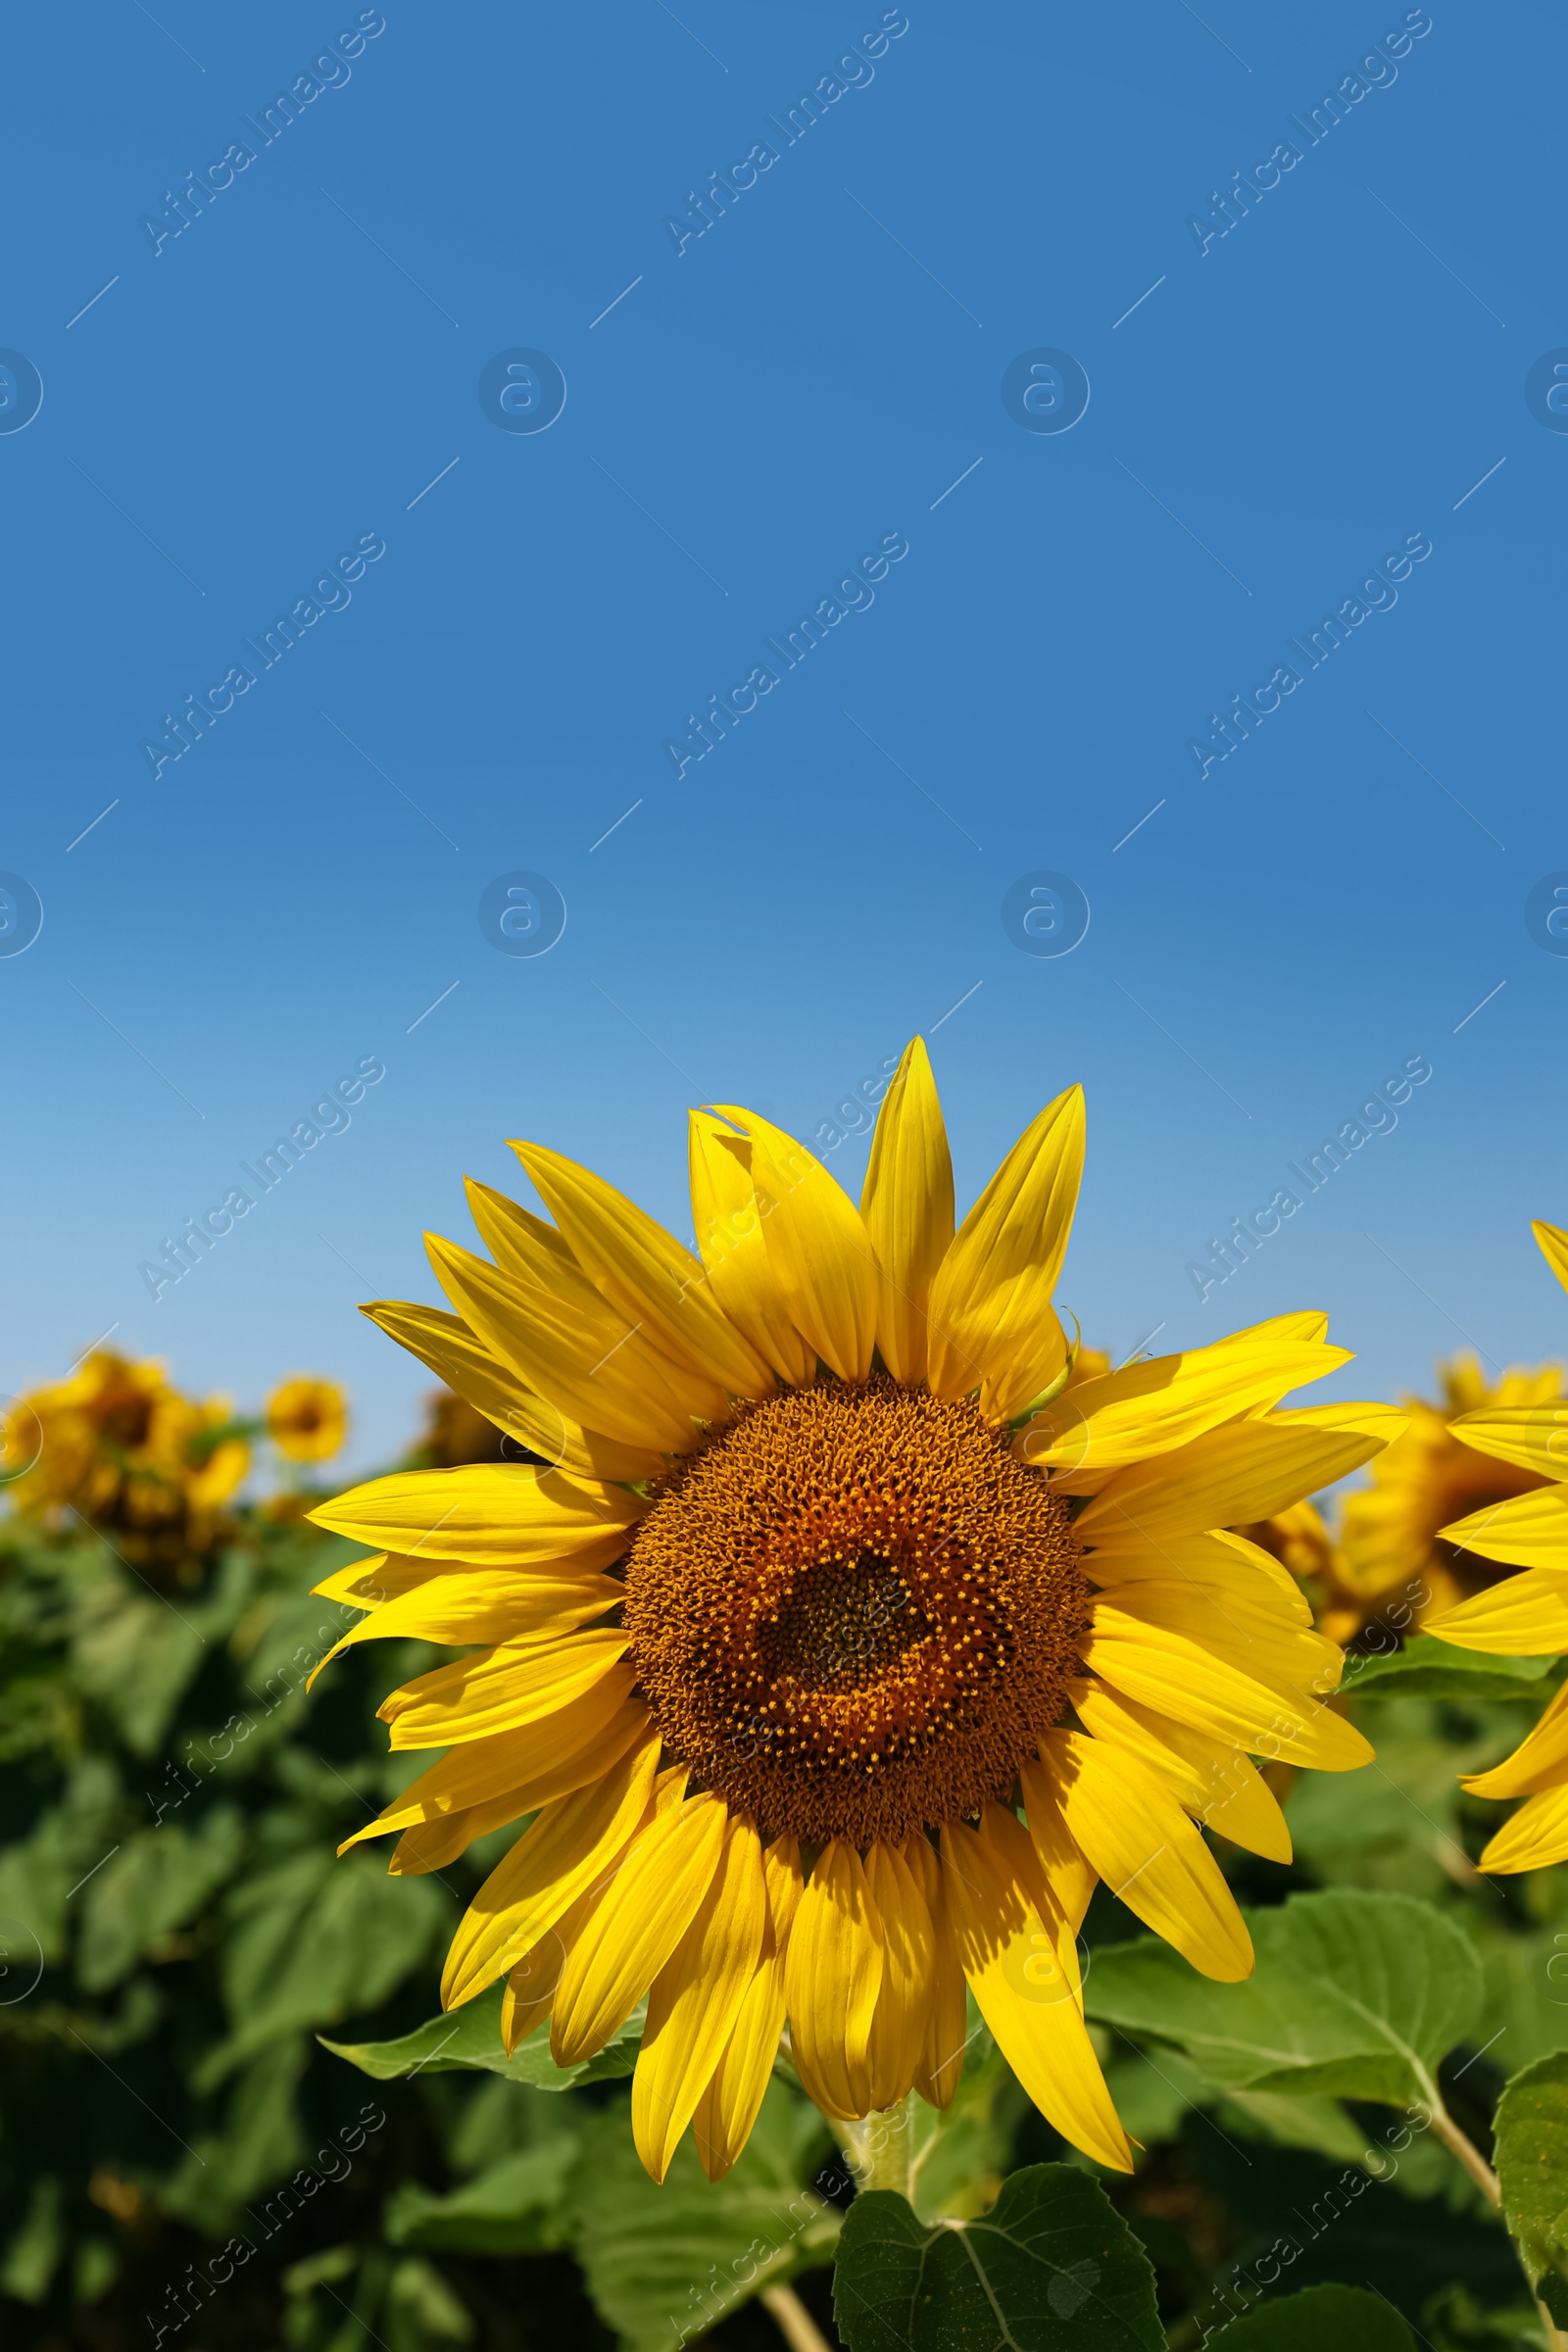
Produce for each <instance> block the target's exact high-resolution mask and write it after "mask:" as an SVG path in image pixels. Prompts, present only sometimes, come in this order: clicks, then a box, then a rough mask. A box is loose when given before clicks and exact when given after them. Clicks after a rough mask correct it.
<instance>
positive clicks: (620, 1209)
mask: <svg viewBox="0 0 1568 2352" xmlns="http://www.w3.org/2000/svg"><path fill="white" fill-rule="evenodd" d="M512 1149H513V1150H514V1152H516V1154H517V1157H518V1158H519V1159H520V1160H521V1161H522V1164H523V1166H524V1167H525V1168H526V1169H527V1171H528V1173H529V1175H530V1176H531V1177H532V1178H533V1181H534V1183H535V1184H536V1185H537V1187H538V1189H539V1193H540V1196H541V1198H542V1199H543V1201H544V1202H545V1205H546V1206H547V1207H548V1208H549V1209H550V1210H551V1211H552V1213H553V1214H554V1216H555V1218H556V1222H557V1223H558V1225H559V1226H560V1228H561V1231H562V1233H563V1235H564V1238H565V1240H566V1242H567V1243H568V1245H569V1247H570V1249H571V1250H572V1253H573V1255H574V1256H575V1258H576V1260H577V1263H578V1265H579V1266H581V1268H582V1270H583V1272H584V1273H585V1274H586V1275H587V1276H588V1278H589V1280H590V1281H591V1282H592V1283H593V1284H594V1285H595V1287H596V1288H597V1289H598V1290H599V1291H600V1292H601V1293H602V1294H603V1296H604V1297H605V1298H606V1299H608V1300H609V1301H610V1304H611V1305H612V1306H613V1307H614V1308H616V1309H617V1310H618V1311H619V1312H620V1313H621V1314H623V1315H624V1316H625V1317H626V1319H627V1321H628V1322H630V1323H632V1324H634V1325H635V1326H636V1327H637V1328H638V1329H640V1330H641V1331H643V1332H645V1333H646V1334H647V1336H648V1337H649V1339H651V1340H652V1341H653V1342H654V1344H655V1346H656V1347H658V1348H662V1349H663V1351H664V1352H665V1354H666V1355H669V1356H672V1357H673V1358H674V1360H675V1361H676V1362H677V1363H681V1364H686V1365H688V1366H690V1368H691V1369H692V1370H693V1371H694V1372H695V1373H697V1374H698V1375H699V1377H701V1378H703V1379H705V1380H709V1381H714V1382H716V1383H717V1384H718V1386H719V1387H720V1388H722V1389H726V1390H728V1391H730V1392H731V1394H733V1395H735V1396H737V1397H762V1396H766V1395H768V1394H770V1392H771V1390H772V1387H773V1378H772V1374H771V1373H770V1372H769V1371H768V1368H767V1366H766V1364H765V1363H764V1362H763V1360H762V1358H761V1356H760V1354H758V1352H757V1351H756V1349H755V1348H752V1347H751V1346H750V1344H749V1343H748V1341H747V1340H746V1339H745V1337H744V1336H743V1334H742V1333H741V1332H739V1331H738V1330H737V1329H736V1328H735V1326H734V1325H733V1324H732V1323H730V1322H729V1321H728V1319H727V1318H726V1316H725V1314H724V1310H723V1308H722V1306H721V1305H720V1304H719V1300H718V1297H717V1294H716V1293H715V1292H714V1291H713V1289H712V1287H711V1283H710V1282H709V1279H708V1276H707V1274H706V1273H705V1271H704V1269H703V1267H702V1265H701V1263H700V1262H699V1260H698V1259H697V1258H695V1257H693V1255H692V1253H691V1251H690V1250H686V1249H683V1248H682V1247H681V1245H680V1243H679V1242H677V1241H676V1239H675V1237H674V1235H673V1234H671V1233H666V1232H665V1230H664V1228H663V1226H662V1225H661V1224H659V1223H658V1222H657V1221H656V1220H655V1219H654V1218H653V1217H651V1216H649V1215H648V1213H647V1211H646V1210H644V1209H641V1208H639V1207H638V1206H637V1203H636V1202H635V1201H628V1200H627V1198H626V1196H625V1194H624V1193H617V1192H616V1191H615V1189H614V1187H613V1185H609V1184H606V1183H605V1181H604V1179H603V1177H600V1176H596V1175H594V1174H593V1172H592V1170H591V1169H588V1168H583V1167H579V1166H578V1165H577V1163H576V1161H575V1160H570V1159H566V1158H564V1157H563V1155H562V1154H561V1153H560V1152H547V1151H545V1150H544V1149H543V1147H542V1146H540V1145H538V1144H514V1145H513V1147H512Z"/></svg>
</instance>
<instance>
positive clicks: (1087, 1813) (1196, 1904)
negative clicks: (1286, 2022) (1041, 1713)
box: [1040, 1732, 1252, 1985]
mask: <svg viewBox="0 0 1568 2352" xmlns="http://www.w3.org/2000/svg"><path fill="white" fill-rule="evenodd" d="M1040 1752H1041V1754H1042V1756H1043V1757H1045V1758H1047V1759H1048V1760H1049V1761H1050V1763H1052V1764H1053V1765H1054V1768H1055V1771H1056V1774H1057V1778H1058V1782H1059V1784H1060V1786H1061V1789H1062V1790H1063V1806H1064V1809H1065V1812H1066V1816H1067V1827H1068V1829H1069V1830H1070V1831H1071V1832H1072V1835H1073V1837H1074V1838H1076V1839H1077V1841H1078V1843H1079V1844H1080V1845H1081V1846H1082V1847H1083V1849H1084V1851H1085V1853H1086V1854H1087V1855H1088V1856H1089V1859H1090V1861H1091V1862H1092V1863H1093V1864H1094V1866H1095V1868H1096V1870H1098V1871H1099V1873H1100V1875H1101V1877H1102V1878H1103V1880H1104V1882H1105V1884H1106V1886H1107V1887H1109V1888H1110V1890H1111V1892H1112V1894H1114V1895H1115V1896H1116V1897H1117V1899H1118V1900H1119V1901H1121V1902H1123V1903H1125V1904H1126V1906H1127V1908H1128V1910H1129V1911H1131V1912H1133V1913H1135V1914H1136V1916H1137V1917H1138V1918H1139V1919H1141V1920H1142V1921H1143V1923H1144V1925H1145V1927H1146V1928H1152V1930H1153V1932H1154V1934H1155V1935H1156V1936H1163V1937H1164V1938H1165V1941H1166V1942H1167V1943H1171V1944H1174V1945H1175V1947H1176V1949H1177V1951H1179V1952H1180V1953H1181V1954H1182V1957H1183V1958H1184V1959H1186V1960H1190V1961H1191V1962H1192V1964H1193V1966H1194V1967H1195V1968H1196V1969H1198V1970H1199V1971H1201V1974H1202V1975H1203V1976H1205V1977H1213V1978H1215V1979H1217V1980H1218V1982H1219V1983H1220V1984H1222V1985H1235V1984H1238V1983H1239V1982H1240V1981H1241V1979H1242V1978H1243V1977H1250V1975H1251V1973H1252V1939H1251V1937H1250V1936H1249V1935H1248V1933H1247V1927H1246V1923H1245V1922H1244V1920H1243V1918H1242V1915H1241V1913H1240V1911H1238V1909H1237V1908H1236V1898H1235V1896H1234V1895H1233V1894H1232V1892H1231V1890H1230V1888H1229V1887H1227V1886H1226V1884H1225V1881H1224V1878H1223V1876H1222V1875H1221V1872H1220V1868H1219V1864H1218V1863H1217V1862H1216V1861H1215V1859H1214V1857H1213V1855H1212V1854H1211V1853H1210V1852H1209V1850H1208V1848H1207V1846H1206V1845H1205V1844H1204V1843H1203V1840H1202V1837H1201V1833H1200V1832H1199V1831H1198V1830H1196V1829H1195V1828H1194V1827H1193V1824H1192V1823H1191V1822H1190V1821H1189V1820H1188V1818H1187V1815H1186V1814H1185V1813H1184V1812H1183V1811H1182V1808H1181V1806H1180V1805H1179V1804H1178V1803H1177V1801H1176V1799H1175V1798H1174V1797H1173V1796H1172V1795H1171V1794H1170V1792H1169V1790H1168V1789H1165V1788H1164V1787H1163V1786H1162V1785H1161V1783H1160V1781H1159V1779H1158V1777H1157V1776H1156V1775H1155V1774H1154V1773H1153V1772H1152V1771H1151V1770H1150V1768H1149V1766H1148V1765H1147V1764H1145V1763H1144V1762H1143V1761H1142V1759H1141V1758H1139V1757H1138V1756H1135V1755H1134V1754H1132V1752H1131V1750H1130V1749H1127V1748H1123V1747H1113V1746H1111V1745H1110V1744H1109V1743H1108V1742H1107V1741H1104V1740H1095V1739H1092V1738H1090V1737H1089V1736H1088V1735H1087V1734H1086V1733H1082V1732H1050V1733H1048V1734H1047V1736H1046V1738H1045V1739H1044V1740H1042V1741H1041V1742H1040Z"/></svg>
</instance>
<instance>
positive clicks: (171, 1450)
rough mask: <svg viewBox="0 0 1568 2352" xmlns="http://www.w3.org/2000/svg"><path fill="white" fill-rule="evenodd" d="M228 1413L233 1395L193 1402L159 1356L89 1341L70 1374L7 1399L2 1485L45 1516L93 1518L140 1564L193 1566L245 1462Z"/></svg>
mask: <svg viewBox="0 0 1568 2352" xmlns="http://www.w3.org/2000/svg"><path fill="white" fill-rule="evenodd" d="M232 1420H233V1407H232V1403H231V1401H230V1399H229V1398H228V1397H208V1398H207V1399H206V1401H205V1402H202V1403H198V1402H197V1401H196V1400H195V1399H194V1398H193V1397H184V1396H181V1395H180V1393H179V1391H178V1390H177V1389H175V1388H173V1387H172V1386H171V1384H170V1381H169V1378H168V1374H167V1372H166V1371H165V1368H164V1366H163V1365H162V1364H160V1363H156V1362H145V1363H133V1362H131V1361H130V1359H129V1358H128V1357H126V1356H123V1355H121V1354H119V1353H117V1352H116V1350H115V1349H113V1348H95V1349H93V1350H92V1351H91V1352H90V1353H89V1354H88V1355H86V1356H85V1357H84V1358H83V1359H82V1362H81V1363H80V1365H79V1366H78V1367H77V1369H76V1370H75V1371H73V1373H72V1374H71V1375H70V1377H69V1378H68V1379H66V1380H63V1381H60V1382H58V1383H57V1384H55V1385H54V1386H53V1387H50V1388H43V1389H35V1390H33V1391H31V1392H30V1393H29V1394H28V1395H27V1396H25V1397H22V1398H20V1399H19V1400H18V1401H17V1403H15V1404H14V1405H13V1406H12V1407H11V1410H10V1412H9V1414H8V1415H7V1416H6V1419H5V1421H4V1424H3V1437H0V1462H3V1465H4V1469H5V1471H6V1473H7V1474H8V1476H7V1483H6V1486H5V1493H6V1495H7V1496H8V1498H9V1500H10V1502H11V1505H12V1507H13V1509H15V1510H17V1511H19V1512H20V1513H21V1514H22V1515H23V1516H24V1517H25V1518H29V1519H33V1520H36V1521H39V1522H40V1523H42V1524H43V1525H45V1526H48V1527H51V1528H56V1529H60V1528H64V1527H67V1526H69V1525H70V1524H71V1523H72V1521H73V1520H74V1521H77V1522H83V1523H85V1524H86V1525H88V1526H89V1527H92V1528H95V1529H97V1530H98V1531H100V1532H101V1533H103V1534H105V1535H106V1536H108V1537H109V1538H110V1539H111V1540H112V1541H113V1542H114V1544H115V1545H116V1547H117V1548H118V1549H119V1550H120V1551H121V1552H122V1553H123V1556H124V1557H125V1558H126V1559H127V1560H129V1561H130V1562H131V1563H132V1564H133V1565H134V1566H136V1567H147V1566H155V1567H160V1568H166V1569H167V1568H176V1569H179V1570H181V1571H182V1572H185V1573H186V1574H187V1575H189V1574H193V1573H195V1570H196V1563H197V1562H198V1561H199V1559H200V1557H201V1555H202V1554H203V1553H205V1552H207V1551H208V1550H210V1549H211V1547H212V1545H213V1544H215V1543H216V1542H217V1541H218V1540H219V1538H220V1537H221V1535H222V1534H223V1533H224V1532H225V1530H226V1528H227V1524H228V1522H227V1520H226V1517H225V1514H224V1505H225V1504H226V1503H227V1502H228V1500H229V1498H230V1496H231V1495H233V1493H234V1491H235V1489H236V1488H237V1487H238V1486H239V1484H240V1482H241V1481H242V1479H243V1478H244V1476H245V1473H246V1471H247V1469H248V1468H249V1467H250V1448H249V1447H248V1446H247V1445H246V1444H245V1442H244V1440H243V1438H240V1437H236V1436H233V1435H228V1434H225V1432H227V1431H228V1430H229V1428H230V1425H231V1423H232Z"/></svg>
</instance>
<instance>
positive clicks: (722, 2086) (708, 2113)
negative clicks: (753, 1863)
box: [692, 1837, 805, 2180]
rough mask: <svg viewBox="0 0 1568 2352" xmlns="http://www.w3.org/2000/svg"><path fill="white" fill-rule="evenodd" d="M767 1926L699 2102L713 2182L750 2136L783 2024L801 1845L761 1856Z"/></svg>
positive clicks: (702, 2145)
mask: <svg viewBox="0 0 1568 2352" xmlns="http://www.w3.org/2000/svg"><path fill="white" fill-rule="evenodd" d="M762 1876H763V1881H764V1884H765V1887H766V1893H767V1925H766V1932H765V1934H764V1936H763V1941H762V1949H761V1953H760V1957H759V1959H758V1963H757V1968H756V1972H755V1973H754V1975H753V1977H752V1981H751V1984H750V1985H748V1987H747V1989H746V1997H745V1999H744V2000H743V2001H742V2002H741V2005H740V2010H739V2012H738V2014H737V2016H736V2019H735V2024H734V2027H733V2028H732V2030H731V2033H730V2037H729V2039H728V2041H727V2042H726V2043H725V2045H724V2048H723V2050H722V2052H721V2053H720V2056H719V2060H718V2064H717V2065H716V2066H715V2067H714V2069H713V2072H712V2074H711V2077H710V2078H709V2081H708V2085H707V2087H706V2089H705V2090H704V2092H703V2095H702V2097H701V2098H700V2099H699V2100H698V2102H697V2112H696V2114H695V2115H694V2117H693V2119H692V2136H693V2138H694V2139H695V2140H696V2142H697V2152H698V2154H699V2156H700V2157H701V2158H702V2160H703V2170H704V2171H705V2172H706V2173H707V2175H708V2178H709V2179H710V2180H723V2178H724V2175H725V2174H726V2173H727V2172H728V2171H729V2170H730V2167H731V2166H732V2165H733V2164H734V2163H735V2160H736V2158H737V2157H738V2156H739V2155H740V2154H741V2151H742V2150H743V2149H744V2147H745V2145H746V2142H747V2141H748V2139H750V2137H751V2135H752V2126H753V2125H754V2124H755V2123H756V2121H757V2118H758V2114H759V2112H760V2108H761V2104H762V2094H763V2092H764V2091H765V2090H766V2088H767V2085H768V2080H769V2078H770V2076H771V2075H772V2072H773V2061H774V2060H775V2058H776V2057H777V2056H778V2043H779V2035H780V2034H781V2033H782V2031H783V2028H784V1954H785V1952H786V1950H787V1949H788V1947H789V1939H790V1930H791V1928H792V1927H793V1926H794V1924H795V1914H796V1912H797V1910H798V1909H799V1908H800V1901H801V1896H802V1894H803V1892H804V1891H805V1881H804V1879H803V1878H802V1876H801V1849H800V1846H799V1844H798V1842H797V1840H796V1839H795V1838H790V1837H784V1838H774V1840H773V1842H772V1844H771V1845H770V1846H769V1847H768V1849H767V1851H766V1853H765V1854H764V1855H763V1856H762Z"/></svg>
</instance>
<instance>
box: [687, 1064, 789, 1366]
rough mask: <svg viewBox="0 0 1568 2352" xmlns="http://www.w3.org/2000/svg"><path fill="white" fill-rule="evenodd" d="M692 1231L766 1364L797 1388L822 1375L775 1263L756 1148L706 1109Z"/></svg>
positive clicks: (694, 1152)
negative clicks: (758, 1184) (765, 1233)
mask: <svg viewBox="0 0 1568 2352" xmlns="http://www.w3.org/2000/svg"><path fill="white" fill-rule="evenodd" d="M687 1154H688V1159H689V1162H690V1170H691V1193H692V1230H693V1232H694V1233H695V1234H696V1236H697V1247H698V1250H699V1251H700V1252H701V1255H702V1260H703V1264H704V1267H705V1268H706V1270H707V1273H708V1279H709V1282H710V1283H711V1286H712V1290H713V1296H714V1297H715V1298H716V1299H717V1300H718V1303H719V1305H720V1306H721V1307H722V1308H723V1310H724V1312H725V1314H726V1315H727V1316H728V1318H729V1320H730V1322H731V1323H733V1324H734V1326H735V1328H736V1330H737V1331H739V1332H743V1333H744V1334H745V1336H746V1338H747V1339H748V1340H749V1341H750V1342H751V1344H752V1346H753V1348H756V1350H757V1352H758V1354H759V1355H760V1356H761V1358H762V1360H763V1362H764V1363H767V1364H770V1365H771V1366H772V1368H773V1370H774V1371H775V1372H776V1373H777V1374H778V1376H779V1378H780V1379H781V1380H783V1381H787V1382H788V1383H789V1384H790V1386H791V1387H792V1388H801V1387H803V1386H804V1385H805V1384H806V1383H807V1382H808V1381H810V1380H814V1379H815V1378H816V1353H815V1350H814V1349H813V1348H809V1347H808V1346H807V1344H806V1342H805V1341H804V1340H803V1339H802V1337H801V1335H800V1333H799V1332H798V1331H797V1330H796V1328H795V1326H794V1324H793V1323H792V1322H791V1321H790V1314H789V1308H788V1306H787V1304H786V1303H785V1299H784V1293H783V1289H782V1287H781V1285H780V1283H779V1278H778V1275H777V1273H776V1271H775V1270H774V1269H773V1267H772V1266H770V1265H769V1263H768V1256H767V1244H766V1242H765V1241H764V1240H763V1238H762V1219H761V1213H760V1209H759V1208H758V1204H757V1195H756V1192H755V1190H754V1188H753V1184H752V1147H751V1145H750V1143H749V1142H748V1141H747V1139H746V1137H745V1136H744V1135H737V1134H736V1133H735V1131H734V1129H733V1128H730V1127H726V1126H724V1125H722V1124H721V1123H720V1121H719V1120H717V1119H715V1118H713V1117H712V1116H711V1113H710V1112H708V1111H706V1110H694V1111H693V1112H692V1113H691V1125H690V1133H689V1136H688V1143H687Z"/></svg>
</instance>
